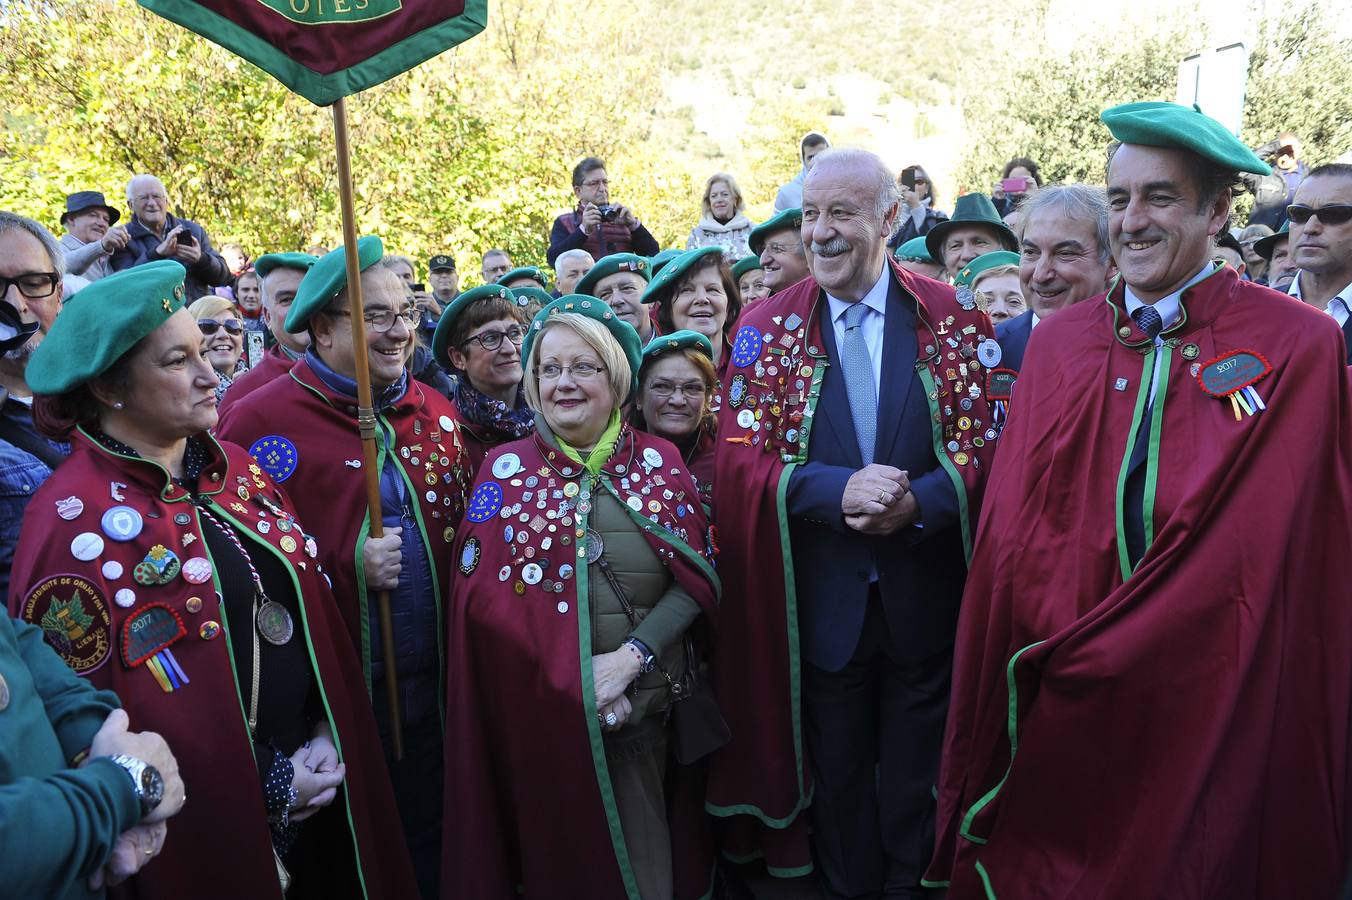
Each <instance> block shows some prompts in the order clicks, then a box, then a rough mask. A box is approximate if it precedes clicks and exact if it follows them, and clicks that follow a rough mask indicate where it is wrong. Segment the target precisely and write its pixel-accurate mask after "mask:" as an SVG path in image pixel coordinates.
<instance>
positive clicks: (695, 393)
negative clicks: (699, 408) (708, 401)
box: [647, 381, 705, 400]
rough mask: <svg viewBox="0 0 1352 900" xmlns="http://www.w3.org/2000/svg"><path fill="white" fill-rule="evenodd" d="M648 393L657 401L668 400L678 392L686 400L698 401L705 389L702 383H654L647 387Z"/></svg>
mask: <svg viewBox="0 0 1352 900" xmlns="http://www.w3.org/2000/svg"><path fill="white" fill-rule="evenodd" d="M647 390H648V393H650V394H652V395H653V396H654V397H656V398H658V399H659V400H667V399H670V397H671V395H672V394H674V393H676V392H677V391H680V392H681V394H682V395H684V396H685V399H687V400H698V399H699V398H700V397H703V396H704V393H705V387H704V382H702V381H687V382H685V383H684V384H672V383H671V382H670V381H654V382H653V383H652V384H650V385H648V388H647Z"/></svg>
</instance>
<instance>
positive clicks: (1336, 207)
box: [1286, 203, 1352, 225]
mask: <svg viewBox="0 0 1352 900" xmlns="http://www.w3.org/2000/svg"><path fill="white" fill-rule="evenodd" d="M1286 215H1287V218H1289V219H1290V220H1291V221H1292V222H1295V223H1296V224H1297V225H1304V224H1305V223H1306V222H1308V221H1310V219H1311V218H1312V217H1315V216H1317V217H1318V218H1319V221H1321V222H1323V223H1324V224H1325V225H1342V224H1343V223H1344V222H1347V221H1349V220H1352V206H1348V205H1346V204H1343V203H1334V204H1330V205H1329V206H1288V207H1287V208H1286Z"/></svg>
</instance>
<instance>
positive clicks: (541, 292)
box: [509, 287, 554, 311]
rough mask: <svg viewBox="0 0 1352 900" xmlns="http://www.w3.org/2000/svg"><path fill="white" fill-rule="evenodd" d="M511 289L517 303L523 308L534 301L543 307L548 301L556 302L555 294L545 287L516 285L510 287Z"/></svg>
mask: <svg viewBox="0 0 1352 900" xmlns="http://www.w3.org/2000/svg"><path fill="white" fill-rule="evenodd" d="M509 290H510V291H511V292H512V297H513V298H514V299H515V301H516V305H517V306H519V307H521V308H522V309H525V308H526V307H527V306H530V305H531V304H532V303H536V304H538V305H539V306H540V307H543V306H544V305H545V304H547V303H553V302H554V295H553V294H551V293H550V292H549V291H547V290H545V289H544V288H538V287H514V288H509ZM537 311H538V310H537Z"/></svg>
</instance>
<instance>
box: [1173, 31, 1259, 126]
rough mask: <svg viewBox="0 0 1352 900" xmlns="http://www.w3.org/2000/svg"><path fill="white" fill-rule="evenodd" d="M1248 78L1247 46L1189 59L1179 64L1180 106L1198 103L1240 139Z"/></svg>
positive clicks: (1225, 49)
mask: <svg viewBox="0 0 1352 900" xmlns="http://www.w3.org/2000/svg"><path fill="white" fill-rule="evenodd" d="M1248 78H1249V51H1248V48H1246V47H1245V46H1244V45H1243V44H1230V45H1229V46H1226V47H1219V48H1217V49H1216V50H1212V51H1207V52H1206V53H1202V54H1199V55H1197V56H1189V57H1188V58H1187V59H1185V60H1183V61H1182V62H1181V63H1179V64H1178V102H1179V103H1181V104H1183V105H1184V106H1192V105H1193V104H1194V103H1196V104H1197V105H1198V106H1200V107H1201V108H1202V112H1204V113H1206V114H1207V115H1208V116H1210V117H1211V118H1213V119H1215V120H1216V121H1217V122H1220V123H1221V124H1222V125H1224V126H1225V127H1226V128H1228V129H1230V132H1231V134H1234V135H1235V136H1236V137H1238V136H1239V128H1240V125H1241V124H1242V123H1243V119H1244V89H1245V86H1246V85H1247V82H1248Z"/></svg>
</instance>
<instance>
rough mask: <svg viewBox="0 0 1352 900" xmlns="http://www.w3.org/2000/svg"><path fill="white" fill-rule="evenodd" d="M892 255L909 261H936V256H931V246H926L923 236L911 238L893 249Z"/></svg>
mask: <svg viewBox="0 0 1352 900" xmlns="http://www.w3.org/2000/svg"><path fill="white" fill-rule="evenodd" d="M892 255H893V256H895V257H896V258H897V259H904V260H906V261H907V262H927V263H932V262H935V259H934V257H933V256H930V252H929V247H926V246H925V238H924V237H923V236H921V237H913V238H911V239H910V240H909V241H907V242H906V243H904V244H902V245H901V246H900V247H898V248H897V249H896V250H895V251H893V253H892Z"/></svg>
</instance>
